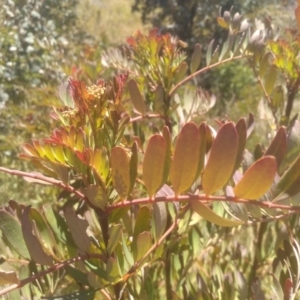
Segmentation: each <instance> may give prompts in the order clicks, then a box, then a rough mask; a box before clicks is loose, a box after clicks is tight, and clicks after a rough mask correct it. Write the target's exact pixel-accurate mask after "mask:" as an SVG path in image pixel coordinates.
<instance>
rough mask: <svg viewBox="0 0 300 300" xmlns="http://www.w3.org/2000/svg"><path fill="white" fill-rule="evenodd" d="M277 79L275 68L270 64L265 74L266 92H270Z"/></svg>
mask: <svg viewBox="0 0 300 300" xmlns="http://www.w3.org/2000/svg"><path fill="white" fill-rule="evenodd" d="M276 79H277V68H276V67H275V66H271V67H270V70H269V72H268V73H267V75H266V76H265V89H266V92H267V93H268V94H271V92H272V91H273V88H274V85H275V83H276Z"/></svg>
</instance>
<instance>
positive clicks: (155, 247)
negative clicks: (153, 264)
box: [122, 219, 180, 281]
mask: <svg viewBox="0 0 300 300" xmlns="http://www.w3.org/2000/svg"><path fill="white" fill-rule="evenodd" d="M179 221H180V219H175V221H174V223H173V224H172V225H171V226H170V227H169V228H168V230H167V231H166V232H165V233H164V234H163V235H162V236H161V237H160V239H159V240H158V241H157V242H156V243H155V244H153V246H152V247H151V248H150V249H149V250H148V251H147V252H146V253H145V255H144V256H143V257H142V258H141V259H140V260H139V261H137V262H136V263H135V264H134V266H133V267H132V268H131V269H130V270H129V271H128V272H127V273H126V274H125V275H124V276H123V278H122V280H123V281H127V280H128V279H129V278H130V277H131V275H133V274H134V273H135V272H136V271H137V270H138V269H139V267H140V266H141V264H142V263H143V262H144V260H145V259H146V258H147V257H148V256H149V255H150V254H151V253H152V252H153V251H154V250H155V249H157V248H158V247H159V246H160V245H161V243H162V242H163V241H164V240H165V239H166V238H167V237H168V236H169V234H171V233H172V231H173V230H174V229H175V228H176V227H177V225H178V223H179Z"/></svg>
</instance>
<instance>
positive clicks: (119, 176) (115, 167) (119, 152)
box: [110, 147, 131, 199]
mask: <svg viewBox="0 0 300 300" xmlns="http://www.w3.org/2000/svg"><path fill="white" fill-rule="evenodd" d="M110 161H111V170H112V179H113V185H114V188H115V189H116V191H117V192H118V194H119V195H120V197H121V199H125V198H126V197H127V195H128V193H129V190H130V185H131V183H130V165H129V158H128V155H127V152H126V150H125V149H123V148H121V147H115V148H113V149H112V151H111V157H110Z"/></svg>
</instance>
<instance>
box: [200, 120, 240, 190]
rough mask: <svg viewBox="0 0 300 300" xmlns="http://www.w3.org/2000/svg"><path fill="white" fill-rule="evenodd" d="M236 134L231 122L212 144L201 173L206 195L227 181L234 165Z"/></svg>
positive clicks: (236, 147)
mask: <svg viewBox="0 0 300 300" xmlns="http://www.w3.org/2000/svg"><path fill="white" fill-rule="evenodd" d="M237 151H238V134H237V131H236V129H235V126H234V124H233V123H232V122H229V123H226V124H225V125H223V126H222V127H221V128H220V130H219V131H218V134H217V136H216V138H215V140H214V142H213V144H212V148H211V150H210V155H209V158H208V162H207V164H206V167H205V169H204V171H203V176H202V187H203V190H204V192H205V194H206V195H211V194H213V193H214V192H216V191H217V190H218V189H220V188H222V187H223V186H224V185H225V184H226V182H227V181H228V180H229V178H230V176H231V174H232V172H233V170H234V166H235V163H236V157H237Z"/></svg>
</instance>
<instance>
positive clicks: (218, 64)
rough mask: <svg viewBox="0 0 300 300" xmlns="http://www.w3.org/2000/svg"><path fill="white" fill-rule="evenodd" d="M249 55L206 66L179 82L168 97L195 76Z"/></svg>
mask: <svg viewBox="0 0 300 300" xmlns="http://www.w3.org/2000/svg"><path fill="white" fill-rule="evenodd" d="M248 56H249V55H247V54H243V55H239V56H233V57H229V58H227V59H224V60H221V61H218V62H216V63H214V64H212V65H208V66H206V67H205V68H203V69H201V70H199V71H197V72H195V73H193V74H191V75H189V76H187V77H185V78H184V79H183V80H181V81H180V82H178V83H177V84H176V85H175V86H174V87H173V88H172V89H171V91H170V92H169V97H171V96H172V95H173V94H174V93H175V92H176V90H177V89H178V88H180V87H181V86H182V85H184V84H185V83H186V82H188V81H190V80H192V79H193V78H194V77H196V76H197V75H199V74H201V73H204V72H205V71H208V70H210V69H212V68H214V67H218V66H220V65H222V64H223V63H227V62H230V61H234V60H238V59H241V58H245V57H248Z"/></svg>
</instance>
